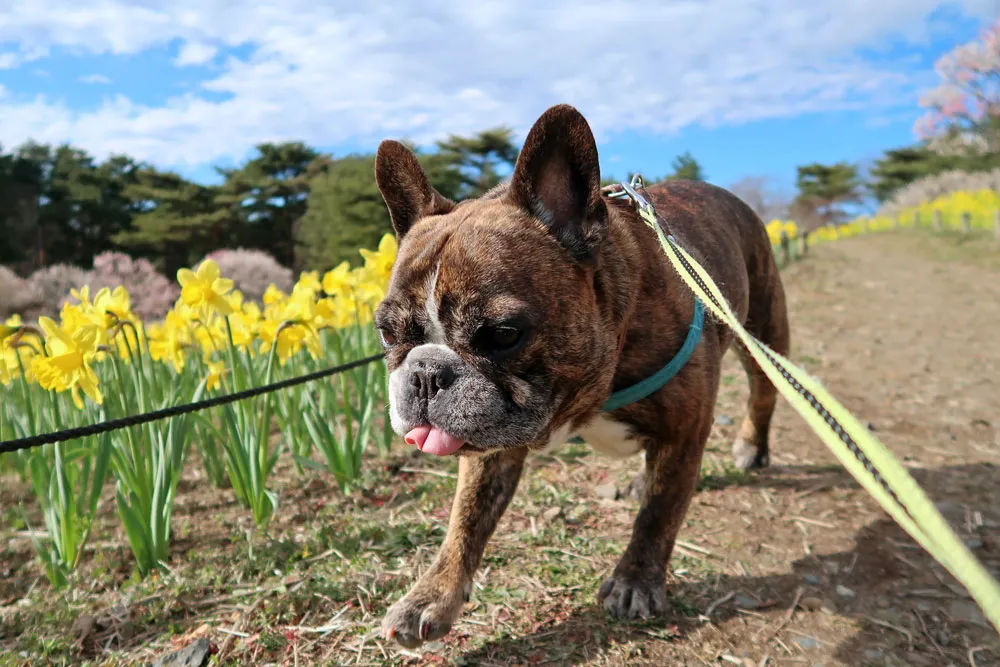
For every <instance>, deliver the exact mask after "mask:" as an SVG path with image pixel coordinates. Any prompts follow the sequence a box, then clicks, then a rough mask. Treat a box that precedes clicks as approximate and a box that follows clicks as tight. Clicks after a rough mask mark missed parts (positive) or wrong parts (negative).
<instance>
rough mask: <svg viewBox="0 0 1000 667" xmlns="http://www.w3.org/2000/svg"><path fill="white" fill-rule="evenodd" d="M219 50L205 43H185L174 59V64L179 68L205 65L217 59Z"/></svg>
mask: <svg viewBox="0 0 1000 667" xmlns="http://www.w3.org/2000/svg"><path fill="white" fill-rule="evenodd" d="M218 52H219V49H217V48H216V47H214V46H212V45H211V44H205V43H203V42H185V43H184V45H183V46H182V47H181V49H180V51H179V52H178V53H177V57H176V58H174V64H175V65H177V66H178V67H189V66H191V65H204V64H205V63H207V62H208V61H209V60H211V59H212V58H214V57H215V54H216V53H218Z"/></svg>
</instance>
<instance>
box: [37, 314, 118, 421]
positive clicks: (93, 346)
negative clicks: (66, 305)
mask: <svg viewBox="0 0 1000 667" xmlns="http://www.w3.org/2000/svg"><path fill="white" fill-rule="evenodd" d="M38 324H39V325H40V326H41V327H42V330H43V331H44V332H45V335H46V338H45V347H46V348H47V349H48V351H49V356H47V357H39V356H36V357H34V358H33V359H32V361H31V369H32V371H33V372H34V373H35V377H36V378H37V379H38V383H39V384H40V385H41V386H42V387H43V388H44V389H48V390H52V391H57V392H61V391H66V390H69V391H71V392H72V396H73V403H74V405H76V407H77V408H80V409H82V408H83V397H82V396H80V391H81V390H82V391H83V392H84V393H85V394H87V396H89V397H90V398H91V400H93V401H94V402H95V403H98V404H100V403H102V402H103V400H104V397H103V395H102V394H101V390H100V388H99V387H98V386H97V385H98V378H97V374H96V373H95V372H94V370H93V369H92V368H91V367H90V363H91V361H93V359H94V357H95V356H96V355H97V347H98V343H99V340H100V330H99V329H98V327H96V326H94V325H84V326H80V327H78V328H77V329H76V330H75V331H72V332H71V331H68V330H66V329H64V328H62V327H60V326H59V325H58V324H56V323H55V322H54V321H53V320H51V319H49V318H48V317H42V318H39V320H38Z"/></svg>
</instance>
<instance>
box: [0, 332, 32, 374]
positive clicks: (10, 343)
mask: <svg viewBox="0 0 1000 667" xmlns="http://www.w3.org/2000/svg"><path fill="white" fill-rule="evenodd" d="M22 327H23V322H22V321H21V316H20V315H11V316H10V317H8V318H7V320H6V321H5V322H4V323H3V324H0V384H4V385H8V384H10V383H11V382H13V381H14V380H16V379H17V378H19V377H20V376H21V369H22V367H23V368H24V373H25V378H24V379H25V381H27V382H31V381H32V379H33V374H32V373H31V363H30V358H31V357H32V356H33V355H34V349H33V348H32V347H31V346H29V345H26V344H24V343H22V342H20V341H19V339H18V338H15V337H14V334H16V333H18V332H19V331H21V329H22Z"/></svg>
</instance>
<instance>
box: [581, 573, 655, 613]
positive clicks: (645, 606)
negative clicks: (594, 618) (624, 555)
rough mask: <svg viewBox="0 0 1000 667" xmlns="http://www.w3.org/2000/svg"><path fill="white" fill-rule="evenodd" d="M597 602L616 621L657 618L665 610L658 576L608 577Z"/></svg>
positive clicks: (618, 575)
mask: <svg viewBox="0 0 1000 667" xmlns="http://www.w3.org/2000/svg"><path fill="white" fill-rule="evenodd" d="M597 601H598V602H600V603H602V604H603V605H604V608H605V609H607V610H608V612H610V613H611V615H612V616H614V617H615V618H621V619H636V618H650V617H652V616H659V615H661V614H663V612H665V611H666V609H667V592H666V582H665V581H664V580H663V579H662V578H661V577H640V578H632V577H626V576H623V575H621V574H613V575H611V576H610V577H608V578H607V579H606V580H605V581H604V583H603V584H601V588H600V590H599V591H598V592H597Z"/></svg>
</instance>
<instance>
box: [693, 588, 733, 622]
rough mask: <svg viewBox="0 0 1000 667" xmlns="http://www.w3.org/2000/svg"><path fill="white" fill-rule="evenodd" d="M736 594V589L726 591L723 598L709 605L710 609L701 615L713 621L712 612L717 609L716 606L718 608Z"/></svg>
mask: <svg viewBox="0 0 1000 667" xmlns="http://www.w3.org/2000/svg"><path fill="white" fill-rule="evenodd" d="M734 595H736V591H729V592H728V593H726V594H725V595H723V596H722V597H721V598H719V599H718V600H716V601H715V602H713V603H712V604H710V605H708V609H706V610H705V613H704V614H702V615H701V617H702V618H703V619H705V620H706V621H711V620H712V612H714V611H715V610H716V608H718V606H719V605H721V604H722V603H723V602H725V601H726V600H729V599H730V598H732V597H733V596H734Z"/></svg>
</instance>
